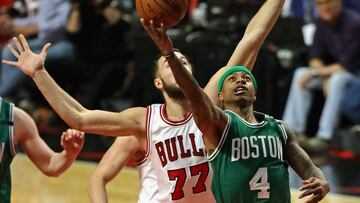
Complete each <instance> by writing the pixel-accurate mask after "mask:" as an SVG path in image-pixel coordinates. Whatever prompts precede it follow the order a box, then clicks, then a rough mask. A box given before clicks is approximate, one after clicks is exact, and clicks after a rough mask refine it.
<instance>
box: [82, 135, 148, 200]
mask: <svg viewBox="0 0 360 203" xmlns="http://www.w3.org/2000/svg"><path fill="white" fill-rule="evenodd" d="M138 151H141V144H140V142H139V141H138V140H137V138H136V137H134V136H127V137H118V138H116V140H115V142H114V143H113V144H112V146H111V147H110V149H109V150H108V151H107V152H106V153H105V154H104V156H103V158H102V159H101V161H100V163H99V165H98V166H97V167H96V169H95V171H94V172H93V174H92V175H91V178H90V183H89V187H88V194H89V197H90V200H91V202H94V203H105V202H108V198H107V191H106V184H107V183H108V182H110V181H111V180H112V179H113V178H114V177H115V176H116V175H117V174H118V173H119V172H120V171H121V169H122V168H123V167H124V166H125V164H126V163H127V162H128V160H129V159H130V158H131V156H133V155H134V154H135V153H136V152H138ZM119 189H120V188H119Z"/></svg>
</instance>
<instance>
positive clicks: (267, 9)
mask: <svg viewBox="0 0 360 203" xmlns="http://www.w3.org/2000/svg"><path fill="white" fill-rule="evenodd" d="M284 2H285V0H267V1H266V2H265V3H264V5H263V6H262V7H261V8H260V10H259V12H258V13H257V14H256V15H255V16H254V18H253V19H252V20H251V21H250V22H249V24H248V26H247V28H246V30H245V33H248V32H252V31H253V30H255V29H256V30H262V31H263V32H270V30H271V28H272V27H273V25H274V24H275V22H276V20H277V18H278V17H279V15H280V13H281V10H282V7H283V4H284Z"/></svg>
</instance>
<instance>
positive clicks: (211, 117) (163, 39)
mask: <svg viewBox="0 0 360 203" xmlns="http://www.w3.org/2000/svg"><path fill="white" fill-rule="evenodd" d="M141 22H142V24H143V26H144V28H145V30H146V31H147V32H148V34H149V35H150V37H151V38H152V40H153V41H154V42H155V44H156V45H157V47H158V48H159V50H160V52H161V54H162V55H163V56H164V57H165V59H166V60H167V62H168V64H169V66H170V68H171V71H172V73H173V75H174V78H175V81H176V83H177V84H178V85H179V87H180V89H181V90H182V91H183V93H184V95H185V97H186V100H187V102H188V104H189V107H190V110H191V112H192V113H193V115H194V118H195V121H196V124H197V126H198V127H199V129H200V130H201V131H202V133H203V134H204V136H205V145H206V147H207V148H208V149H209V148H211V149H212V148H213V147H215V146H217V144H218V141H219V136H218V135H220V134H221V133H219V132H222V131H223V130H224V129H225V126H226V123H227V117H226V115H225V114H224V113H223V112H222V111H221V110H220V109H218V108H217V107H216V106H215V105H213V104H212V102H211V101H210V100H209V98H208V96H207V95H206V94H205V93H204V92H203V90H202V89H201V88H200V86H199V84H198V83H197V81H196V80H195V79H194V77H193V76H192V75H191V74H190V73H189V72H188V71H187V70H186V68H185V67H184V65H183V63H182V62H181V61H180V59H179V58H178V57H177V56H176V54H175V52H174V50H173V45H172V42H171V40H170V38H169V37H168V36H167V35H166V32H165V27H164V25H163V24H161V27H160V28H157V27H155V25H154V22H153V21H150V23H147V22H145V21H144V19H141Z"/></svg>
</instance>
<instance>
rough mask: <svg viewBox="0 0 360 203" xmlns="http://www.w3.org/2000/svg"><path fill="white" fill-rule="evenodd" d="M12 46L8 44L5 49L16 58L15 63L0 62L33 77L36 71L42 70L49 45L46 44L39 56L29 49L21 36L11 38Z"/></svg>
mask: <svg viewBox="0 0 360 203" xmlns="http://www.w3.org/2000/svg"><path fill="white" fill-rule="evenodd" d="M12 42H13V44H15V46H16V49H15V48H14V47H13V45H12V44H8V45H7V48H8V49H9V51H10V52H11V53H12V54H13V55H14V56H15V57H16V58H17V61H8V60H2V62H3V63H4V64H7V65H10V66H14V67H17V68H19V69H20V70H21V71H22V72H24V73H25V74H26V75H29V76H30V77H33V76H34V74H35V72H36V71H37V70H40V69H43V68H44V63H45V58H46V55H47V53H48V50H49V47H50V46H51V44H50V43H47V44H46V45H45V46H44V47H43V48H42V50H41V53H40V54H35V53H33V52H32V51H31V49H30V48H29V45H28V43H27V41H26V39H25V37H24V36H23V35H22V34H21V35H19V37H13V38H12Z"/></svg>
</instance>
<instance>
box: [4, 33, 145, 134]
mask: <svg viewBox="0 0 360 203" xmlns="http://www.w3.org/2000/svg"><path fill="white" fill-rule="evenodd" d="M19 39H20V41H19V40H18V38H15V37H14V38H13V42H14V43H15V45H16V48H17V50H15V49H14V48H13V47H12V46H11V45H8V48H9V50H10V52H11V53H12V54H13V55H14V56H15V57H16V58H17V59H18V61H16V62H15V61H6V60H3V63H5V64H8V65H12V66H15V67H17V68H19V69H21V70H22V71H23V72H24V73H25V74H27V75H29V76H30V77H32V79H33V80H34V81H35V83H36V85H37V87H38V88H39V90H40V91H41V93H42V94H43V95H44V97H45V98H46V100H47V101H48V102H49V104H50V105H51V106H52V108H53V109H54V110H55V111H56V113H57V114H58V115H59V116H60V117H61V118H62V119H63V120H64V121H65V122H66V123H67V124H68V125H69V126H71V127H72V128H75V129H79V130H81V131H84V132H87V133H94V134H102V135H108V136H117V135H129V134H134V135H139V134H144V132H145V117H146V109H145V108H132V109H128V110H126V111H123V112H121V113H111V112H105V111H99V110H88V109H86V108H84V107H83V106H82V105H81V104H80V103H79V102H77V101H76V100H75V99H74V98H72V97H71V96H70V95H69V94H68V93H66V92H65V91H64V90H63V89H61V87H60V86H59V85H57V84H56V82H55V81H54V80H53V79H52V78H51V76H50V75H49V74H48V72H47V71H46V69H45V67H44V62H45V58H46V54H47V51H48V49H49V47H50V44H46V45H45V46H44V47H43V49H42V51H41V53H40V54H34V53H33V52H32V51H31V50H30V48H29V46H28V44H27V42H26V40H25V38H24V36H23V35H20V36H19Z"/></svg>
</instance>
